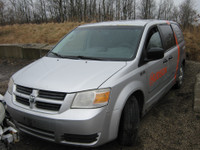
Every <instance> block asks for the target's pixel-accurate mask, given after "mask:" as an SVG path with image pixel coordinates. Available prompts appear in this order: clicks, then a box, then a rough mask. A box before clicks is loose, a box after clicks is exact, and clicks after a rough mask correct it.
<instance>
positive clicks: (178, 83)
mask: <svg viewBox="0 0 200 150" xmlns="http://www.w3.org/2000/svg"><path fill="white" fill-rule="evenodd" d="M183 77H184V68H183V65H181V67H180V68H179V75H178V78H177V81H176V84H175V88H177V89H179V88H180V87H181V86H182V84H183Z"/></svg>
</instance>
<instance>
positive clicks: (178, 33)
mask: <svg viewBox="0 0 200 150" xmlns="http://www.w3.org/2000/svg"><path fill="white" fill-rule="evenodd" d="M172 28H173V30H174V32H175V34H176V37H177V40H178V43H181V42H182V41H183V40H184V38H183V33H182V31H181V29H180V28H179V26H178V25H176V24H172Z"/></svg>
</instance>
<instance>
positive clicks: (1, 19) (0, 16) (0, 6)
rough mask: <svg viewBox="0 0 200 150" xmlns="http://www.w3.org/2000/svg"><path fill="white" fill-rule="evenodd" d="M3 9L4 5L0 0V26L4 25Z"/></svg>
mask: <svg viewBox="0 0 200 150" xmlns="http://www.w3.org/2000/svg"><path fill="white" fill-rule="evenodd" d="M4 8H5V4H4V2H3V1H2V0H0V24H4V23H5V20H4Z"/></svg>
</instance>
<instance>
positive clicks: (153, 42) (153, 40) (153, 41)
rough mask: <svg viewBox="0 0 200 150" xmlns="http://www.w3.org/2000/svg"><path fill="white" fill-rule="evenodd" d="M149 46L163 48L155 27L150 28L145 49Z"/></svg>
mask: <svg viewBox="0 0 200 150" xmlns="http://www.w3.org/2000/svg"><path fill="white" fill-rule="evenodd" d="M150 48H163V46H162V42H161V38H160V34H159V32H158V30H157V29H156V28H154V29H153V30H152V32H151V35H150V38H149V42H148V44H147V47H146V49H147V50H149V49H150Z"/></svg>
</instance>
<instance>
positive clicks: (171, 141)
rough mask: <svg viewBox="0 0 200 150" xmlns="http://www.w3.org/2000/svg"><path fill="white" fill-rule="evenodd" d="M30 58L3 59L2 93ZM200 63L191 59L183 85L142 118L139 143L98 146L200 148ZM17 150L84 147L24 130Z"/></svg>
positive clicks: (123, 149)
mask: <svg viewBox="0 0 200 150" xmlns="http://www.w3.org/2000/svg"><path fill="white" fill-rule="evenodd" d="M30 62H31V61H28V60H26V61H25V60H0V93H1V94H3V93H5V91H6V89H7V83H8V80H9V77H10V76H11V75H12V74H13V73H14V72H16V71H17V70H19V69H20V68H22V67H23V66H25V65H27V64H29V63H30ZM199 72H200V63H196V62H192V61H187V62H186V67H185V77H184V83H183V86H182V88H181V89H179V90H176V89H171V90H170V92H169V93H168V94H167V95H166V96H164V98H162V100H160V101H159V102H158V103H157V104H156V105H155V106H154V107H153V108H152V109H151V110H150V111H149V112H148V113H147V114H146V115H145V116H144V118H143V119H142V120H141V123H140V128H139V138H138V140H137V144H136V145H135V146H132V147H121V146H119V145H118V144H117V142H116V141H113V142H110V143H108V144H106V145H103V146H101V147H99V148H93V149H95V150H199V149H200V114H195V113H194V112H193V96H194V95H193V90H194V83H195V75H196V74H197V73H199ZM12 149H13V150H55V149H56V150H66V149H72V150H79V149H80V150H82V149H83V148H78V147H71V146H66V145H59V144H55V143H51V142H47V141H43V140H40V139H38V138H35V137H32V136H30V135H27V134H24V133H21V141H20V142H19V143H16V144H15V145H14V146H13V148H12Z"/></svg>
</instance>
